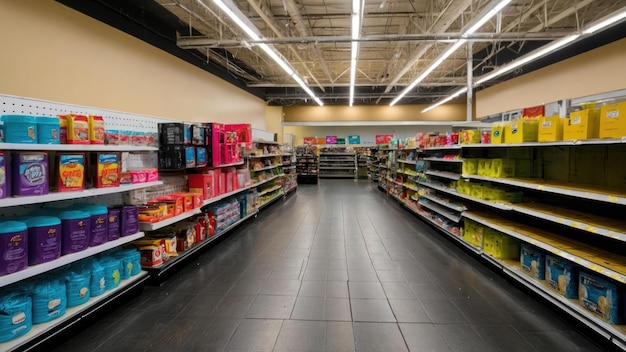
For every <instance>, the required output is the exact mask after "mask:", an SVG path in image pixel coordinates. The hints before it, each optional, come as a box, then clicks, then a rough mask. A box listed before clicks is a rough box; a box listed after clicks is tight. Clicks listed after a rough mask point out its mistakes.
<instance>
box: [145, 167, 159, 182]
mask: <svg viewBox="0 0 626 352" xmlns="http://www.w3.org/2000/svg"><path fill="white" fill-rule="evenodd" d="M144 171H145V172H146V182H156V181H158V180H159V171H158V170H157V169H146V170H144Z"/></svg>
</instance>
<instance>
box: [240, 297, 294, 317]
mask: <svg viewBox="0 0 626 352" xmlns="http://www.w3.org/2000/svg"><path fill="white" fill-rule="evenodd" d="M295 303H296V297H295V296H266V295H258V296H257V297H256V299H255V300H254V303H252V306H250V309H248V312H247V313H246V318H259V319H289V317H290V316H291V311H292V310H293V306H294V304H295Z"/></svg>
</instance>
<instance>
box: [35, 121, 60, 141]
mask: <svg viewBox="0 0 626 352" xmlns="http://www.w3.org/2000/svg"><path fill="white" fill-rule="evenodd" d="M36 118H37V143H39V144H59V143H61V137H60V136H59V129H60V126H59V118H58V117H49V116H37V117H36Z"/></svg>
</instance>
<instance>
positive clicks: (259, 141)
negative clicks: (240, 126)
mask: <svg viewBox="0 0 626 352" xmlns="http://www.w3.org/2000/svg"><path fill="white" fill-rule="evenodd" d="M252 143H259V144H271V145H280V143H278V142H274V141H264V140H259V139H257V140H254V141H252Z"/></svg>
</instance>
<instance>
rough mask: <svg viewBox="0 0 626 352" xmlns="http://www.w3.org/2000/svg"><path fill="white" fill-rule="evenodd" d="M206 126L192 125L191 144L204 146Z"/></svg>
mask: <svg viewBox="0 0 626 352" xmlns="http://www.w3.org/2000/svg"><path fill="white" fill-rule="evenodd" d="M204 130H205V128H204V126H202V125H191V144H195V145H204Z"/></svg>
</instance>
